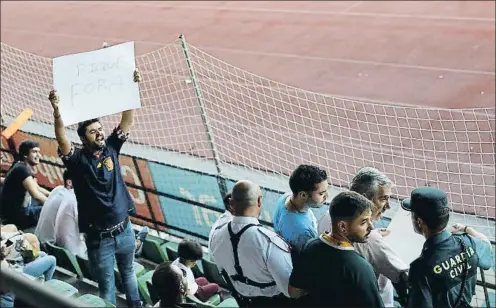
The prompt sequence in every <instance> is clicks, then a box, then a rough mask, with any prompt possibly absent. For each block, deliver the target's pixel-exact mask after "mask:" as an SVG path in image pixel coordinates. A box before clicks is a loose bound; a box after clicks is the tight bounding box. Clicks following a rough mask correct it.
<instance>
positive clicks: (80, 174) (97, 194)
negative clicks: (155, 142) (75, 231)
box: [48, 71, 141, 307]
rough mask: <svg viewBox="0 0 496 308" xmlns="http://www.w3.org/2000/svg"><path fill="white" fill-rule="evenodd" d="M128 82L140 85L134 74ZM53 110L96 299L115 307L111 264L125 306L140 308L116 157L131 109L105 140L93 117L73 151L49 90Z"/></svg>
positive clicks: (129, 206) (81, 127)
mask: <svg viewBox="0 0 496 308" xmlns="http://www.w3.org/2000/svg"><path fill="white" fill-rule="evenodd" d="M130 77H131V76H130ZM133 77H134V81H135V82H139V81H140V78H141V77H140V75H139V73H138V71H135V72H134V76H133ZM48 98H49V100H50V103H51V104H52V107H53V111H54V112H53V116H54V122H55V123H54V124H55V137H56V139H57V143H58V145H59V148H58V153H59V156H60V157H61V159H62V161H63V163H64V165H65V166H66V168H67V169H68V170H69V171H71V173H72V175H73V179H72V182H73V186H74V192H75V193H76V199H77V204H78V222H79V230H80V231H81V232H83V233H85V234H86V247H87V249H88V260H89V262H90V265H91V267H92V268H93V269H94V270H95V273H96V278H97V281H98V288H99V292H100V297H102V298H104V299H106V300H107V301H109V302H110V303H112V304H114V305H115V303H116V298H115V280H114V264H115V263H117V267H118V269H119V273H120V275H121V279H122V285H123V287H124V291H125V294H126V301H127V305H128V306H129V307H141V301H140V296H139V292H138V283H137V279H136V275H135V273H134V269H133V264H134V252H135V249H136V242H135V235H134V231H133V229H132V226H131V222H130V221H129V214H130V213H135V212H136V209H135V207H134V202H133V200H132V199H131V196H130V194H129V191H128V189H127V186H126V184H125V182H124V179H123V178H122V172H121V167H120V165H119V155H120V152H121V148H122V146H123V144H124V142H125V141H126V140H127V139H128V135H129V129H130V128H131V126H132V124H133V118H134V110H127V111H124V112H122V117H121V121H120V123H119V125H118V126H117V127H116V128H115V129H114V130H113V132H112V134H110V136H109V137H108V138H105V133H104V131H103V126H102V124H101V123H100V121H99V120H98V119H92V120H88V121H84V122H81V123H79V124H78V129H77V133H78V135H79V138H80V139H81V142H82V144H83V147H82V149H80V148H75V147H73V146H72V145H71V142H70V141H69V139H68V138H67V136H66V133H65V129H64V123H63V121H62V118H61V115H60V110H59V97H58V95H57V94H56V92H55V91H51V92H50V95H49V97H48Z"/></svg>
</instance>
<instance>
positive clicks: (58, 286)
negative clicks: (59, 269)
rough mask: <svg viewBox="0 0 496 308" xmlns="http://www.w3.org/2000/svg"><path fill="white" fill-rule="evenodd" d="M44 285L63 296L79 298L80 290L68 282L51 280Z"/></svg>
mask: <svg viewBox="0 0 496 308" xmlns="http://www.w3.org/2000/svg"><path fill="white" fill-rule="evenodd" d="M43 285H44V286H46V287H49V288H51V289H53V290H55V291H56V292H57V293H59V294H61V295H63V296H67V297H73V296H77V295H78V293H79V291H78V289H76V288H74V287H73V286H71V285H70V284H68V283H67V282H64V281H61V280H58V279H51V280H48V281H45V282H44V283H43Z"/></svg>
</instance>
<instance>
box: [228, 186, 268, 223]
mask: <svg viewBox="0 0 496 308" xmlns="http://www.w3.org/2000/svg"><path fill="white" fill-rule="evenodd" d="M261 198H262V191H261V189H260V186H258V185H257V184H255V183H253V182H252V181H248V180H241V181H238V182H237V183H236V184H235V185H234V187H233V189H232V193H231V206H232V208H233V210H234V213H235V215H237V216H249V215H247V214H253V215H256V217H258V214H259V213H260V209H259V208H260V206H261ZM252 208H253V210H255V209H256V210H258V214H257V213H255V212H252V211H251V209H252ZM247 212H250V213H247Z"/></svg>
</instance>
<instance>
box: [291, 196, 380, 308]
mask: <svg viewBox="0 0 496 308" xmlns="http://www.w3.org/2000/svg"><path fill="white" fill-rule="evenodd" d="M329 213H330V216H331V223H332V233H330V234H329V233H324V234H322V235H320V237H319V238H316V239H312V240H310V241H308V242H307V244H306V245H305V246H304V247H303V250H302V251H301V253H300V258H299V260H298V262H297V263H295V264H294V268H293V272H292V273H291V278H290V280H289V283H290V286H289V289H290V291H292V292H293V293H296V294H304V293H306V292H308V295H306V296H305V297H304V299H302V300H304V301H305V302H306V304H307V305H309V306H325V307H346V306H348V307H384V304H383V302H382V299H381V296H380V294H379V289H378V286H377V278H376V275H375V273H374V269H373V267H372V266H371V265H370V264H369V263H368V262H367V261H366V260H365V259H364V258H363V257H362V256H361V255H359V254H358V253H357V252H356V251H355V249H354V248H353V243H364V242H366V241H367V238H368V236H369V235H370V232H371V231H372V222H371V220H370V218H371V202H370V201H369V200H368V199H366V198H365V197H364V196H362V195H360V194H358V193H356V192H352V191H347V192H342V193H339V194H338V195H337V196H336V197H334V199H332V201H331V204H330V206H329Z"/></svg>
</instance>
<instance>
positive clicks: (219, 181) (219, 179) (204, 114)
mask: <svg viewBox="0 0 496 308" xmlns="http://www.w3.org/2000/svg"><path fill="white" fill-rule="evenodd" d="M179 40H180V41H181V47H182V49H183V53H184V57H185V58H186V65H187V66H188V70H189V74H190V76H191V82H192V84H193V88H194V91H195V96H196V100H197V102H198V105H199V106H200V111H201V112H200V113H201V117H202V122H203V125H204V126H205V130H206V133H207V138H208V142H209V144H210V147H211V148H212V154H213V156H214V163H215V168H216V169H217V184H218V185H219V190H220V194H221V196H222V197H224V196H225V195H226V194H227V186H226V181H225V179H224V176H223V175H222V171H221V168H220V159H219V155H218V153H217V147H216V146H215V141H214V136H213V134H212V131H211V130H210V126H209V124H208V118H207V111H206V109H205V104H204V102H203V99H202V96H201V91H200V85H199V84H198V80H197V79H196V74H195V70H194V68H193V63H192V61H191V58H190V54H189V50H188V44H187V43H186V38H185V37H184V35H182V34H181V35H179Z"/></svg>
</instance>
